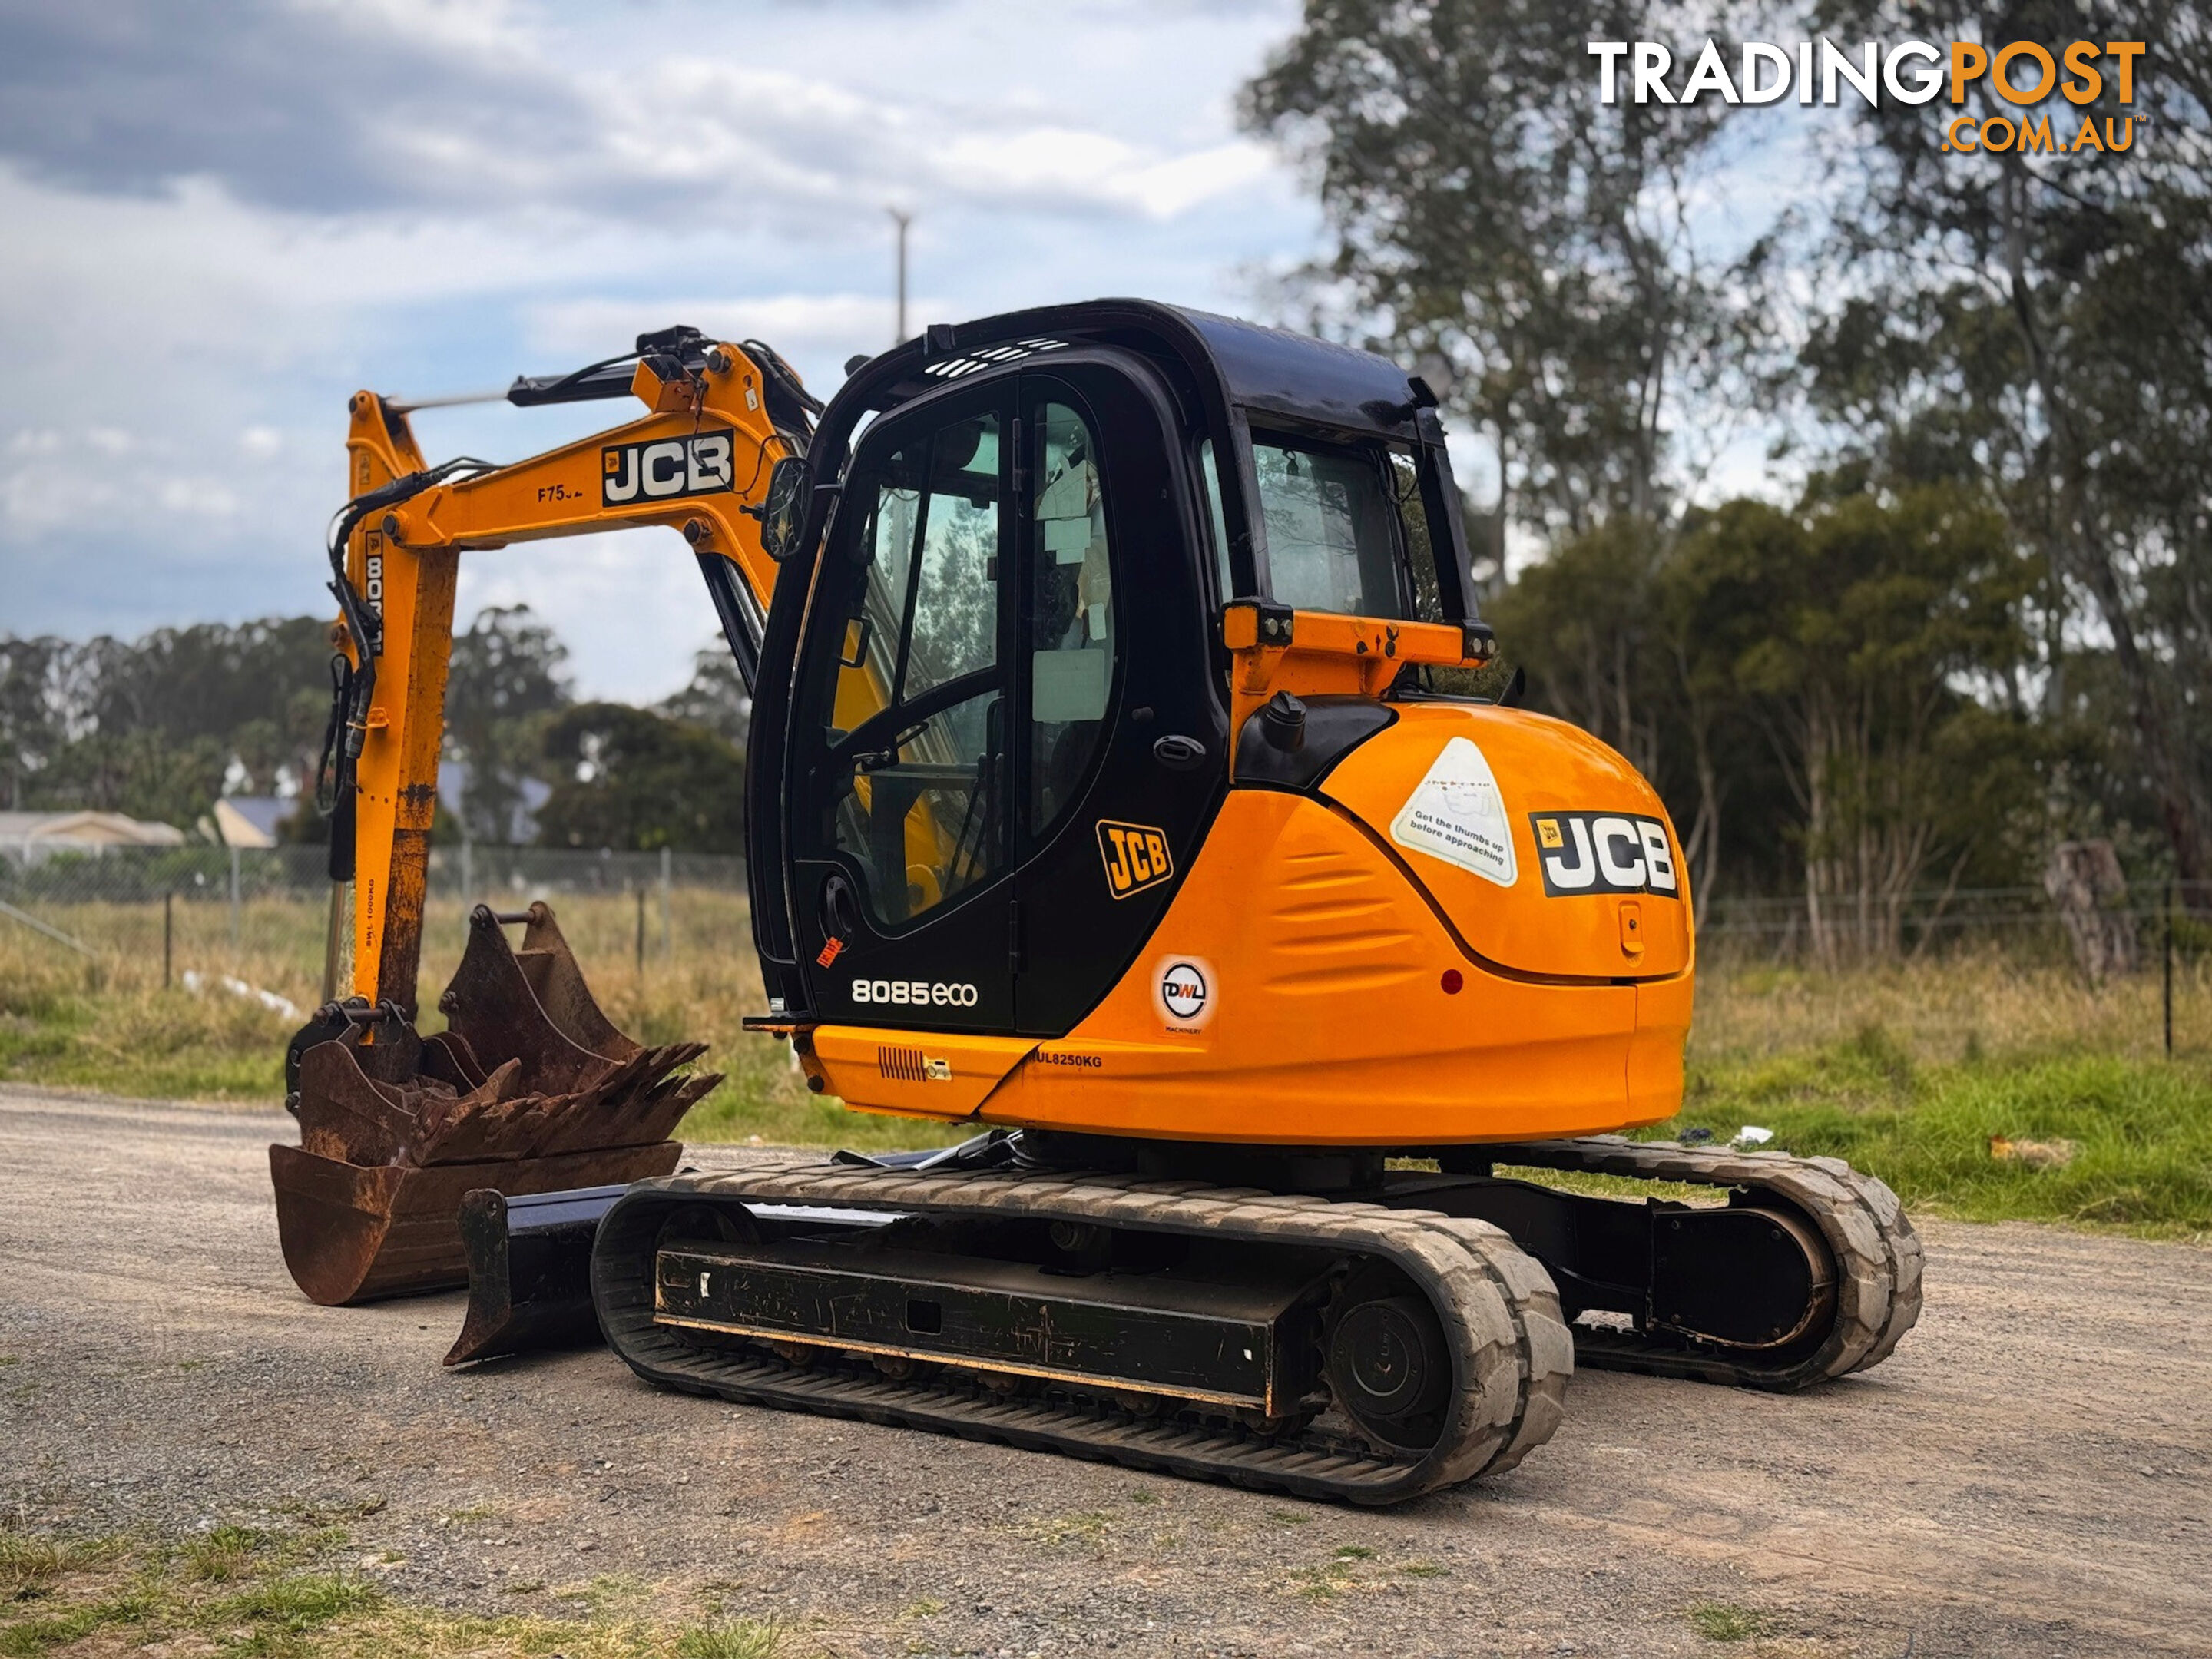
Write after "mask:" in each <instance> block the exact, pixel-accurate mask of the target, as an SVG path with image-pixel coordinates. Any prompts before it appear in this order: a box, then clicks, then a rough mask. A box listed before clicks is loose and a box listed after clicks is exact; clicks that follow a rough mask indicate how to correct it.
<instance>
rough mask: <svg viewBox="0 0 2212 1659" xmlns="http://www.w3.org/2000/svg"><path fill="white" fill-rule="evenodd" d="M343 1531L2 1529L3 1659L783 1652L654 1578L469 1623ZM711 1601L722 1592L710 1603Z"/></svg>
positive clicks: (632, 1656) (597, 1584) (400, 1658)
mask: <svg viewBox="0 0 2212 1659" xmlns="http://www.w3.org/2000/svg"><path fill="white" fill-rule="evenodd" d="M347 1542H348V1540H347V1537H346V1533H345V1529H344V1528H343V1527H341V1526H337V1525H332V1524H320V1525H316V1524H309V1523H301V1524H296V1525H287V1526H282V1527H274V1528H258V1527H240V1526H223V1527H217V1528H214V1529H213V1530H211V1531H209V1532H204V1533H195V1534H190V1535H188V1536H185V1537H184V1538H180V1539H155V1538H149V1537H143V1536H138V1535H135V1534H123V1535H117V1536H110V1537H85V1536H76V1537H72V1536H67V1535H57V1534H46V1533H37V1532H29V1531H23V1530H18V1529H15V1528H10V1527H9V1526H7V1525H5V1524H4V1523H0V1659H43V1656H46V1655H49V1654H92V1653H118V1652H134V1653H136V1652H155V1653H190V1654H195V1655H197V1654H229V1655H258V1656H264V1659H306V1656H308V1655H311V1654H320V1655H339V1656H346V1659H416V1656H422V1655H434V1654H435V1655H447V1656H453V1659H462V1656H468V1659H525V1656H530V1659H546V1656H551V1655H567V1656H569V1659H775V1656H776V1655H777V1654H778V1653H779V1652H781V1651H786V1650H787V1649H786V1646H785V1643H784V1639H783V1637H784V1632H783V1631H782V1629H781V1627H780V1626H775V1625H763V1624H758V1623H756V1622H753V1621H750V1620H733V1619H729V1618H726V1617H724V1616H723V1615H722V1614H721V1612H720V1607H718V1606H715V1605H705V1606H702V1607H699V1608H698V1609H696V1611H695V1612H694V1613H693V1616H692V1617H690V1618H689V1619H681V1618H678V1619H671V1618H668V1617H666V1616H665V1614H664V1615H662V1616H659V1617H656V1616H654V1613H653V1612H652V1611H649V1610H647V1608H646V1607H644V1606H642V1605H641V1603H642V1601H643V1587H642V1586H636V1585H633V1584H630V1583H627V1582H624V1581H618V1580H613V1579H605V1578H602V1579H595V1580H592V1581H588V1582H585V1583H576V1584H573V1585H560V1586H554V1587H550V1590H551V1595H552V1598H553V1601H554V1603H555V1604H556V1606H558V1607H560V1608H561V1609H562V1613H561V1616H558V1617H546V1616H544V1615H532V1614H511V1615H507V1616H505V1617H481V1616H471V1615H468V1614H465V1613H448V1612H446V1611H443V1610H441V1609H439V1608H435V1607H416V1606H410V1605H409V1604H407V1603H405V1602H403V1601H398V1600H396V1599H394V1598H393V1597H392V1596H391V1595H387V1594H386V1591H385V1589H384V1588H383V1586H382V1585H381V1584H380V1583H379V1580H378V1575H377V1573H376V1571H374V1567H373V1566H372V1567H370V1568H368V1569H366V1570H365V1569H364V1568H363V1567H362V1565H360V1564H359V1563H358V1562H356V1561H349V1560H348V1559H346V1558H347V1556H348V1555H349V1553H351V1554H355V1555H357V1554H358V1552H357V1551H355V1552H349V1551H348V1550H347V1548H346V1546H347ZM712 1601H713V1598H712V1597H709V1598H708V1602H709V1603H711V1602H712Z"/></svg>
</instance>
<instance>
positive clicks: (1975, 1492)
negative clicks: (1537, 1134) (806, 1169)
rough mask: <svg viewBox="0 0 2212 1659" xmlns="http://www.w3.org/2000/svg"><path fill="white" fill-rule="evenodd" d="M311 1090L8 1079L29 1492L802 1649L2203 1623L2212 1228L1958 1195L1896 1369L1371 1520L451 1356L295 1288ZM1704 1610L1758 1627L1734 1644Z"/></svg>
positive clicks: (1699, 1390) (1088, 1647)
mask: <svg viewBox="0 0 2212 1659" xmlns="http://www.w3.org/2000/svg"><path fill="white" fill-rule="evenodd" d="M290 1127H291V1126H290V1124H289V1120H287V1119H285V1118H284V1117H283V1115H282V1114H280V1113H275V1112H226V1111H219V1110H208V1109H196V1108H189V1107H172V1106H165V1105H160V1104H150V1103H134V1102H124V1101H115V1100H108V1099H101V1098H97V1097H82V1096H69V1095H59V1094H53V1093H47V1092H44V1091H30V1090H26V1089H21V1088H15V1087H10V1086H8V1085H0V1505H3V1506H5V1507H6V1508H7V1509H9V1510H15V1512H16V1513H17V1514H18V1515H19V1516H21V1519H22V1520H24V1521H25V1522H28V1523H29V1524H32V1525H34V1526H50V1527H63V1528H77V1529H95V1528H97V1529H103V1530H105V1529H110V1528H125V1527H137V1528H146V1529H149V1530H152V1531H156V1532H177V1531H182V1530H185V1529H187V1528H193V1527H196V1526H198V1525H201V1524H203V1523H208V1522H230V1521H238V1522H255V1521H257V1520H258V1519H260V1518H262V1517H264V1516H268V1515H270V1514H272V1513H278V1512H290V1513H294V1514H298V1513H301V1512H302V1511H305V1512H308V1513H312V1514H319V1515H324V1516H342V1517H344V1518H345V1524H346V1526H347V1528H348V1529H349V1532H350V1534H351V1536H352V1540H353V1543H352V1545H351V1546H349V1549H357V1550H358V1551H359V1552H360V1554H359V1561H360V1564H361V1565H362V1566H363V1567H365V1568H368V1569H371V1570H374V1571H378V1572H380V1574H382V1575H383V1576H384V1577H385V1580H386V1583H388V1585H389V1586H390V1588H391V1589H392V1592H393V1594H395V1595H399V1596H402V1597H406V1598H412V1599H416V1600H420V1601H430V1602H436V1603H439V1604H442V1605H446V1606H449V1607H469V1608H476V1609H483V1610H497V1611H504V1612H515V1611H522V1610H532V1611H540V1612H545V1613H556V1612H557V1611H559V1609H560V1608H561V1607H562V1606H563V1605H568V1604H565V1603H562V1602H560V1601H556V1600H554V1599H553V1597H554V1595H555V1594H556V1591H558V1590H559V1589H561V1588H562V1587H563V1586H572V1587H573V1586H575V1585H578V1584H580V1583H589V1582H592V1581H598V1582H599V1584H600V1587H601V1589H602V1592H603V1593H604V1594H606V1595H630V1596H631V1597H633V1598H634V1599H635V1601H636V1603H637V1605H638V1606H639V1607H641V1608H643V1609H647V1610H651V1609H653V1608H657V1607H667V1608H669V1609H671V1610H680V1609H682V1608H684V1607H696V1605H697V1601H698V1599H699V1597H700V1596H701V1595H702V1593H707V1594H711V1595H714V1596H715V1597H716V1598H718V1599H719V1600H720V1601H721V1602H722V1603H723V1604H724V1605H726V1607H728V1609H729V1610H730V1612H731V1613H744V1614H746V1615H749V1616H750V1617H754V1618H767V1617H776V1618H780V1619H781V1620H784V1621H786V1623H787V1626H788V1627H789V1628H790V1630H791V1631H792V1632H793V1639H792V1644H791V1645H790V1647H789V1648H788V1649H787V1651H790V1652H793V1653H794V1654H797V1653H815V1652H818V1653H824V1654H830V1655H864V1654H865V1655H876V1654H885V1655H890V1654H937V1653H983V1654H1001V1653H1003V1654H1012V1655H1017V1656H1021V1655H1032V1654H1034V1655H1042V1656H1052V1655H1060V1654H1087V1653H1092V1652H1103V1651H1110V1650H1120V1651H1121V1652H1124V1653H1131V1654H1142V1655H1153V1654H1176V1655H1182V1654H1212V1653H1222V1654H1232V1653H1233V1654H1249V1655H1261V1656H1269V1659H1273V1656H1276V1655H1287V1654H1309V1653H1310V1654H1328V1655H1337V1654H1376V1655H1383V1654H1389V1655H1393V1656H1400V1655H1430V1654H1435V1655H1462V1654H1491V1653H1504V1654H1547V1655H1548V1654H1570V1653H1571V1654H1579V1655H1596V1654H1608V1655H1610V1654H1618V1655H1623V1656H1645V1655H1666V1654H1686V1653H1699V1652H1712V1653H1716V1654H1720V1653H1728V1652H1747V1651H1754V1652H1760V1653H1766V1654H1773V1655H1784V1654H1787V1655H1801V1654H1802V1655H1846V1654H1849V1655H1866V1656H1879V1659H1899V1656H1903V1655H1905V1654H1907V1653H1908V1652H1909V1653H1910V1654H1911V1656H1913V1659H1932V1656H1941V1655H1952V1654H1977V1655H1982V1654H1987V1655H2005V1656H2025V1655H2036V1654H2054V1655H2055V1654H2065V1655H2069V1656H2073V1655H2090V1654H2124V1653H2127V1654H2132V1653H2140V1652H2159V1653H2200V1654H2212V1583H2208V1580H2212V1571H2208V1569H2212V1252H2207V1251H2205V1250H2203V1249H2193V1248H2190V1247H2185V1246H2179V1245H2158V1244H2143V1243H2132V1242H2130V1241H2126V1240H2121V1239H2113V1238H2103V1237H2081V1236H2077V1235H2074V1234H2070V1233H2066V1232H2062V1231H2053V1230H2050V1229H2045V1228H2039V1227H2033V1226H2027V1225H2006V1226H1997V1227H1977V1226H1969V1225H1957V1224H1941V1223H1936V1224H1930V1225H1927V1226H1926V1227H1925V1228H1924V1229H1923V1232H1924V1235H1925V1237H1926V1238H1927V1242H1928V1263H1929V1265H1928V1285H1929V1293H1928V1308H1927V1312H1926V1314H1925V1316H1923V1319H1922V1321H1921V1323H1920V1328H1919V1329H1918V1330H1917V1332H1916V1333H1915V1334H1913V1335H1911V1337H1908V1338H1907V1339H1906V1340H1905V1345H1904V1346H1903V1347H1902V1348H1901V1349H1900V1350H1899V1352H1898V1354H1897V1355H1896V1356H1895V1357H1894V1358H1893V1359H1891V1360H1890V1361H1889V1362H1888V1363H1887V1364H1885V1365H1883V1366H1881V1368H1880V1369H1879V1370H1875V1371H1874V1372H1871V1373H1869V1374H1868V1375H1867V1376H1863V1377H1859V1378H1854V1379H1852V1380H1850V1381H1848V1382H1845V1383H1838V1384H1833V1385H1831V1386H1829V1387H1828V1388H1826V1389H1824V1390H1822V1391H1820V1392H1818V1393H1815V1394H1813V1395H1800V1396H1796V1397H1781V1398H1777V1397H1772V1396H1766V1395H1749V1394H1739V1393H1733V1392H1728V1391H1724V1390H1722V1389H1714V1388H1709V1387H1705V1386H1701V1385H1699V1384H1695V1383H1672V1382H1663V1381H1657V1380H1653V1379H1648V1378H1644V1377H1634V1376H1610V1375H1607V1374H1604V1373H1600V1372H1589V1373H1584V1374H1583V1375H1582V1376H1577V1379H1576V1380H1575V1383H1574V1385H1573V1388H1572V1390H1571V1395H1570V1397H1569V1419H1568V1423H1567V1425H1566V1426H1565V1429H1564V1430H1563V1431H1561V1432H1560V1434H1559V1437H1558V1438H1556V1439H1555V1440H1554V1441H1553V1443H1551V1445H1549V1446H1548V1447H1546V1448H1543V1449H1540V1450H1539V1451H1538V1452H1536V1453H1535V1454H1534V1455H1532V1456H1531V1457H1530V1458H1529V1460H1528V1462H1527V1463H1526V1464H1525V1465H1523V1466H1522V1468H1520V1469H1519V1470H1517V1471H1516V1472H1514V1473H1513V1474H1510V1475H1507V1476H1505V1477H1504V1478H1502V1479H1499V1480H1494V1481H1491V1482H1488V1483H1486V1484H1483V1485H1480V1486H1474V1487H1468V1488H1462V1490H1460V1491H1459V1492H1455V1493H1450V1494H1447V1495H1443V1496H1440V1497H1433V1498H1425V1499H1423V1500H1421V1501H1419V1502H1418V1503H1415V1504H1410V1505H1407V1507H1405V1508H1403V1509H1400V1510H1391V1511H1386V1512H1383V1513H1367V1512H1363V1511H1358V1510H1346V1509H1339V1508H1334V1507H1329V1506H1326V1505H1317V1504H1302V1503H1298V1502H1296V1501H1293V1500H1287V1499H1284V1498H1272V1497H1262V1496H1255V1495H1253V1494H1249V1493H1245V1492H1236V1491H1230V1490H1225V1489H1216V1488H1212V1487H1207V1486H1196V1485H1191V1484H1188V1483H1184V1482H1181V1481H1176V1480H1168V1479H1164V1478H1159V1477H1154V1476H1146V1475H1139V1474H1131V1473H1129V1472H1127V1471H1123V1470H1118V1469H1115V1468H1104V1467H1101V1466H1098V1465H1095V1464H1089V1463H1079V1462H1068V1461H1064V1460H1060V1459H1054V1458H1050V1457H1046V1456H1041V1455H1036V1454H1032V1453H1027V1452H1020V1451H1014V1450H1011V1449H1005V1448H1000V1447H994V1446H981V1445H973V1444H969V1443H965V1442H961V1441H955V1440H949V1439H942V1438H939V1437H933V1436H927V1435H921V1434H916V1433H912V1432H908V1431H899V1430H895V1429H879V1428H874V1427H869V1426H865V1425H854V1424H848V1423H841V1422H832V1421H826V1420H820V1419H810V1418H805V1417H797V1416H788V1415H784V1414H781V1413H774V1412H767V1411H760V1410H755V1409H750V1408H740V1407H730V1406H727V1405H724V1404H720V1403H716V1402H712V1401H702V1400H696V1399H692V1398H690V1397H683V1396H677V1395H665V1394H660V1393H657V1392H655V1391H653V1389H648V1388H647V1387H646V1386H645V1385H643V1384H642V1383H638V1382H637V1381H635V1379H634V1378H633V1377H631V1376H630V1375H629V1372H628V1371H627V1370H624V1369H623V1367H622V1366H621V1365H620V1364H617V1362H616V1361H615V1360H614V1359H613V1358H612V1357H611V1356H610V1355H609V1354H607V1353H606V1352H604V1351H595V1352H582V1353H575V1354H568V1355H562V1356H557V1357H539V1358H530V1359H526V1360H520V1361H513V1362H507V1363H503V1364H494V1365H492V1366H489V1367H486V1368H482V1369H479V1370H477V1371H475V1372H473V1373H471V1374H466V1375H457V1374H452V1373H447V1372H445V1371H442V1370H441V1369H440V1367H439V1364H438V1360H439V1358H440V1356H441V1354H442V1353H443V1352H444V1351H445V1349H446V1347H447V1345H448V1344H449V1343H450V1341H451V1340H452V1338H453V1333H454V1331H455V1330H456V1329H457V1328H458V1327H459V1320H460V1310H461V1304H462V1298H461V1297H460V1296H459V1294H458V1293H456V1294H453V1295H447V1296H440V1297H426V1298H422V1299H418V1300H415V1301H410V1302H401V1303H389V1304H382V1305H380V1306H377V1307H373V1308H366V1309H352V1310H329V1309H323V1308H318V1307H314V1306H313V1305H311V1304H308V1303H307V1302H306V1301H305V1300H304V1299H303V1298H302V1297H301V1296H300V1295H299V1294H298V1292H297V1291H295V1289H294V1288H293V1286H292V1284H291V1282H290V1280H289V1279H288V1278H287V1277H286V1275H285V1273H284V1269H283V1263H282V1261H280V1260H279V1258H278V1256H277V1253H276V1230H275V1222H274V1219H273V1215H272V1212H271V1209H270V1198H269V1189H268V1173H267V1161H266V1158H265V1154H264V1150H263V1149H264V1146H265V1145H266V1143H267V1142H268V1141H269V1140H270V1139H285V1138H289V1131H290ZM765 1156H773V1154H764V1153H758V1152H755V1153H746V1152H742V1151H738V1150H734V1149H728V1148H708V1149H705V1150H704V1151H703V1152H701V1153H700V1154H699V1155H698V1158H697V1161H698V1162H699V1163H700V1164H702V1165H704V1166H709V1167H725V1166H733V1165H735V1164H738V1163H739V1162H741V1161H743V1160H744V1159H746V1158H761V1157H765ZM532 1587H542V1588H532ZM1700 1604H1709V1605H1717V1606H1719V1607H1733V1608H1743V1609H1748V1610H1751V1611H1752V1612H1753V1613H1758V1614H1760V1615H1763V1619H1764V1629H1765V1634H1764V1635H1762V1636H1760V1637H1758V1638H1753V1640H1750V1641H1747V1642H1745V1643H1744V1644H1741V1645H1740V1646H1736V1647H1734V1648H1729V1647H1723V1646H1720V1645H1718V1644H1715V1643H1714V1642H1712V1641H1711V1640H1709V1639H1707V1638H1705V1636H1703V1635H1701V1634H1699V1631H1698V1630H1697V1629H1696V1628H1695V1627H1694V1626H1693V1625H1692V1621H1691V1620H1690V1618H1689V1613H1690V1612H1691V1610H1692V1608H1693V1607H1698V1606H1699V1605H1700ZM1708 1618H1709V1619H1710V1618H1711V1614H1710V1613H1709V1614H1708Z"/></svg>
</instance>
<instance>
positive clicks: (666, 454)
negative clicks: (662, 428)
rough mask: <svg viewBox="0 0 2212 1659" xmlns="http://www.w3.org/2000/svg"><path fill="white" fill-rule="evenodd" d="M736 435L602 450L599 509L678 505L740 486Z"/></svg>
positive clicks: (719, 434)
mask: <svg viewBox="0 0 2212 1659" xmlns="http://www.w3.org/2000/svg"><path fill="white" fill-rule="evenodd" d="M735 453H737V434H736V432H735V431H733V430H732V428H728V427H724V428H722V429H721V430H720V432H693V433H690V434H687V435H684V436H683V437H680V438H662V439H659V440H657V441H654V442H652V443H644V444H609V445H607V446H606V447H605V448H604V449H602V450H600V451H599V504H600V505H601V506H602V507H622V506H624V505H626V504H627V503H629V502H631V501H674V500H677V499H678V497H681V496H684V495H714V494H717V493H718V492H720V491H721V490H725V489H735V488H736V487H737V482H738V475H737V469H736V468H735V467H734V466H733V465H732V464H731V458H732V456H733V455H734V454H735Z"/></svg>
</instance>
